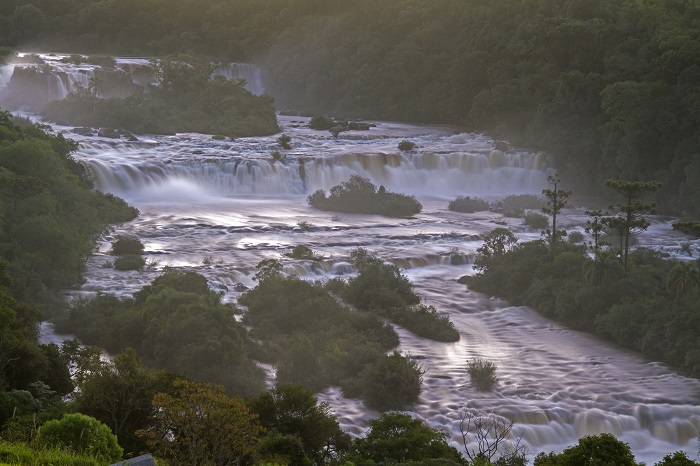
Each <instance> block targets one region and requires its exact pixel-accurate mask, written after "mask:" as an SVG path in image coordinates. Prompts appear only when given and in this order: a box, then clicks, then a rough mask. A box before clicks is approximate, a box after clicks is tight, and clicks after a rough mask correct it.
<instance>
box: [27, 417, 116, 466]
mask: <svg viewBox="0 0 700 466" xmlns="http://www.w3.org/2000/svg"><path fill="white" fill-rule="evenodd" d="M37 442H38V443H39V445H41V446H43V447H49V448H69V449H71V450H73V451H75V452H78V453H81V454H87V455H90V456H94V457H96V458H100V459H104V460H110V461H112V462H114V461H116V460H119V459H120V458H121V457H122V454H123V453H124V450H123V449H122V447H120V446H119V444H118V443H117V436H116V435H114V434H113V433H112V431H111V430H110V429H109V427H107V426H106V425H104V424H103V423H101V422H100V421H98V420H97V419H95V418H93V417H90V416H85V415H84V414H80V413H76V414H66V415H64V416H63V417H62V418H61V419H60V420H59V419H54V420H52V421H48V422H46V423H44V425H42V426H41V427H39V431H38V433H37Z"/></svg>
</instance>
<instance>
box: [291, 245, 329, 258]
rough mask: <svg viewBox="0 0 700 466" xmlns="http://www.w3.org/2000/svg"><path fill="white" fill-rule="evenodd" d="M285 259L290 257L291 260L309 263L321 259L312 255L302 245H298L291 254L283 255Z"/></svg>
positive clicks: (312, 253)
mask: <svg viewBox="0 0 700 466" xmlns="http://www.w3.org/2000/svg"><path fill="white" fill-rule="evenodd" d="M285 256H287V257H291V258H292V259H301V260H310V261H319V260H321V259H323V258H322V257H320V256H317V255H316V254H314V252H313V251H312V250H311V248H309V247H308V246H304V245H303V244H300V245H299V246H295V247H294V248H293V249H292V250H291V252H288V253H286V254H285Z"/></svg>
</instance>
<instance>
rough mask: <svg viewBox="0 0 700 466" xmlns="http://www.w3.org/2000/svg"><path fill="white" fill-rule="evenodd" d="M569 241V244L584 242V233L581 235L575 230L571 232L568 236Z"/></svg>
mask: <svg viewBox="0 0 700 466" xmlns="http://www.w3.org/2000/svg"><path fill="white" fill-rule="evenodd" d="M567 237H568V241H569V243H580V242H582V241H583V233H581V232H580V231H578V230H574V231H572V232H570V233H569V234H568V235H567Z"/></svg>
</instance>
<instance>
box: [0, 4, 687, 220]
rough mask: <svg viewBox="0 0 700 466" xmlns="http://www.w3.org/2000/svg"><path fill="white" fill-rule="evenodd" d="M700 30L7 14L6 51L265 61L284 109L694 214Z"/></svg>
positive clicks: (349, 8)
mask: <svg viewBox="0 0 700 466" xmlns="http://www.w3.org/2000/svg"><path fill="white" fill-rule="evenodd" d="M698 31H700V7H698V5H697V3H696V2H692V1H683V0H664V1H662V0H654V1H648V2H638V1H632V0H625V1H623V2H619V3H615V4H612V3H610V2H603V1H598V0H596V1H581V0H569V1H566V2H555V1H551V0H526V1H523V2H512V1H509V0H499V1H496V2H488V3H484V2H476V1H467V2H464V1H462V0H440V1H434V2H424V1H419V0H389V1H385V2H370V1H368V0H355V1H350V2H326V1H319V0H274V1H265V2H261V1H254V0H247V1H243V0H241V1H235V2H216V1H211V2H205V3H202V2H198V1H194V0H175V1H170V0H168V1H166V0H146V1H139V2H123V1H109V0H103V1H96V0H65V1H61V2H54V1H44V0H36V1H33V2H31V4H30V3H29V2H26V1H23V0H9V1H6V2H3V4H2V5H0V44H5V45H8V46H21V47H25V48H26V47H33V48H43V49H47V48H52V49H54V50H58V51H66V50H69V51H72V52H107V53H115V54H140V55H144V54H145V55H162V54H168V53H177V52H182V51H191V52H193V53H199V54H204V55H206V56H210V57H213V58H217V59H221V60H229V61H253V62H257V63H260V64H262V65H264V67H265V69H266V70H267V89H268V92H270V93H271V94H272V95H274V96H275V98H276V105H277V107H278V109H286V108H289V109H292V110H296V111H306V112H311V113H325V114H343V115H346V116H361V117H365V118H384V119H395V120H404V121H421V122H432V123H437V122H441V123H454V124H461V125H466V126H467V127H470V128H473V129H475V130H479V131H488V132H489V133H490V134H492V135H493V136H496V137H501V138H506V139H509V140H511V141H512V142H514V143H516V144H520V145H523V146H526V147H529V148H533V149H541V150H545V151H548V152H550V153H552V154H554V155H555V156H556V162H557V165H558V168H559V170H560V172H561V173H562V175H563V176H564V177H567V176H569V175H573V174H576V176H575V177H574V176H571V179H572V182H574V183H576V185H575V186H574V188H575V189H577V190H583V189H586V190H591V189H594V190H595V189H596V188H602V184H601V181H600V180H604V179H607V178H612V177H619V178H625V179H656V180H658V181H660V182H662V183H663V184H664V188H663V190H661V191H660V192H659V193H658V194H657V200H658V201H659V206H660V207H661V208H662V209H663V210H664V211H666V212H669V213H673V214H676V215H684V216H688V217H697V215H698V214H700V211H699V209H700V208H699V207H698V206H700V190H699V188H698V186H700V182H699V181H700V179H698V177H699V176H700V159H698V157H699V155H698V154H699V153H700V134H699V133H698V128H700V122H699V121H698V119H699V118H700V116H699V115H698V101H699V100H700V93H699V91H698V83H699V82H700V68H699V65H698V63H700V45H698V44H700V40H699V39H700V38H699V37H698V35H699V34H700V32H698ZM601 191H602V190H601Z"/></svg>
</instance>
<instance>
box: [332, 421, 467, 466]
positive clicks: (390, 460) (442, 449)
mask: <svg viewBox="0 0 700 466" xmlns="http://www.w3.org/2000/svg"><path fill="white" fill-rule="evenodd" d="M369 425H370V430H369V432H368V433H367V435H366V436H365V437H364V438H360V439H358V440H356V441H355V442H354V443H353V446H352V450H351V452H350V453H349V454H348V455H347V456H346V457H345V458H344V459H345V460H346V461H352V462H353V463H355V464H358V463H361V462H363V461H374V462H376V463H378V464H405V463H410V464H414V462H420V461H425V460H430V459H440V460H443V461H452V462H454V463H455V464H466V462H465V460H464V458H462V455H461V454H460V453H459V451H457V449H456V448H454V447H453V446H450V445H449V444H448V443H447V439H448V435H447V434H446V433H445V432H442V431H440V430H437V429H432V428H430V427H428V426H426V425H425V424H424V423H423V421H421V420H420V419H414V418H412V417H411V416H410V415H408V414H403V413H393V412H392V413H384V414H382V416H381V417H380V418H379V419H374V420H371V421H369Z"/></svg>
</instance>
